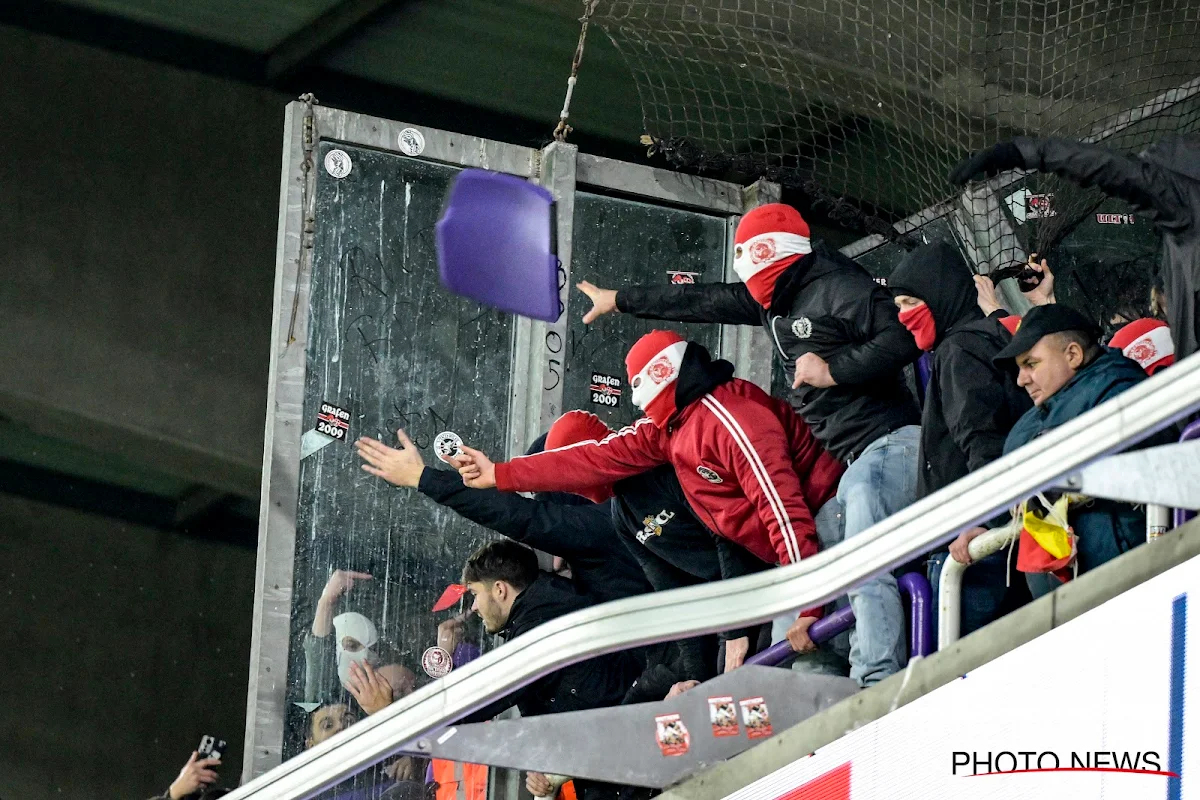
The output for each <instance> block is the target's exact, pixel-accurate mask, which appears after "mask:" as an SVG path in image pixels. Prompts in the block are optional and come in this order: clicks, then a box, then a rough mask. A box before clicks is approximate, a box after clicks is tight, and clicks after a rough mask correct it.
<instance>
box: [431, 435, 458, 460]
mask: <svg viewBox="0 0 1200 800" xmlns="http://www.w3.org/2000/svg"><path fill="white" fill-rule="evenodd" d="M462 443H463V441H462V439H461V438H459V436H458V434H457V433H454V432H453V431H442V432H441V433H439V434H438V435H437V436H435V437H433V452H434V453H436V454H437V457H438V458H440V459H441V460H442V461H445V462H446V463H450V462H449V459H450V457H451V456H458V455H462Z"/></svg>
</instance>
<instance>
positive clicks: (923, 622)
mask: <svg viewBox="0 0 1200 800" xmlns="http://www.w3.org/2000/svg"><path fill="white" fill-rule="evenodd" d="M896 582H897V583H898V584H899V585H900V591H901V592H903V593H904V594H906V595H908V631H909V645H908V654H909V656H927V655H929V654H930V653H932V652H933V588H932V587H931V586H930V585H929V581H928V580H926V579H925V576H924V575H922V574H921V573H919V572H906V573H904V574H903V575H901V576H900V579H899V580H898V581H896Z"/></svg>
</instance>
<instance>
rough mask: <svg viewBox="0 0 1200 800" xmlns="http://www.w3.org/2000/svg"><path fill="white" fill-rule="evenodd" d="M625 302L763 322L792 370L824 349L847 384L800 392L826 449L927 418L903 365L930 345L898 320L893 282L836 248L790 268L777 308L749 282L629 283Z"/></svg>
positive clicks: (651, 314) (700, 318) (662, 313)
mask: <svg viewBox="0 0 1200 800" xmlns="http://www.w3.org/2000/svg"><path fill="white" fill-rule="evenodd" d="M617 308H618V310H620V311H623V312H625V313H628V314H633V315H635V316H639V317H645V318H648V319H667V320H676V321H679V322H719V323H724V324H727V325H762V326H763V327H765V328H766V329H767V331H768V332H769V333H770V334H771V341H772V343H773V344H774V346H775V352H776V354H777V355H778V356H779V357H780V358H781V359H782V361H783V365H784V367H785V369H786V371H787V373H788V375H789V377H790V375H791V374H792V370H793V369H794V365H795V362H796V359H797V358H799V357H800V356H801V355H802V354H804V353H809V352H811V353H816V354H817V355H819V356H821V358H823V359H825V360H826V361H828V362H829V371H830V374H831V375H832V376H833V379H834V380H835V381H836V382H837V385H836V386H832V387H830V388H828V389H817V388H814V387H811V386H801V387H800V388H799V389H797V390H795V391H793V392H792V394H791V397H790V400H791V403H792V407H793V408H795V409H796V411H797V412H798V413H799V414H800V416H801V417H803V418H804V421H805V422H807V423H808V425H809V427H811V428H812V431H813V434H814V435H815V436H816V437H817V438H818V439H819V440H820V441H821V443H822V444H823V445H825V449H827V450H828V451H829V452H830V453H831V454H833V455H834V456H836V457H837V458H839V459H841V460H843V461H849V460H852V459H853V458H854V457H856V456H857V455H858V454H860V453H862V451H863V450H865V449H866V447H867V445H869V444H870V443H871V442H873V441H875V440H876V439H878V438H879V437H880V436H883V435H885V434H887V433H890V432H892V431H894V430H896V429H897V428H900V427H903V426H905V425H915V424H917V422H918V419H919V416H920V413H919V411H918V410H917V405H916V401H915V400H914V399H913V396H912V394H911V392H909V390H908V386H907V384H906V383H905V380H904V373H903V370H904V367H905V366H907V365H908V364H910V363H912V362H913V361H915V360H916V359H917V357H918V356H920V351H919V350H917V347H916V345H915V344H914V342H913V339H912V336H911V335H909V333H908V331H907V330H905V329H904V326H903V325H901V324H900V323H899V321H898V320H897V319H896V307H895V305H893V303H892V298H891V296H890V295H889V294H888V292H887V290H886V289H884V288H883V287H881V286H879V285H878V284H877V283H875V281H874V279H872V278H871V276H870V275H869V274H868V273H867V271H866V270H864V269H863V268H862V267H860V266H859V265H858V264H856V263H855V262H853V261H851V260H850V259H848V258H846V257H845V256H843V255H842V254H840V253H837V252H835V251H829V250H826V249H825V248H823V247H817V248H816V249H815V250H814V251H813V252H812V253H810V254H808V255H806V256H803V257H802V258H800V260H798V261H797V262H796V263H795V264H793V265H792V266H790V267H788V269H787V270H786V271H785V272H784V273H783V275H781V276H780V278H779V280H778V282H777V283H776V284H775V291H774V295H773V297H772V301H771V308H770V309H764V308H763V307H762V306H761V305H759V304H758V302H757V301H756V300H755V299H754V298H753V297H752V296H751V295H750V292H749V290H747V289H746V286H745V285H744V284H741V283H736V284H734V283H697V284H692V285H678V286H632V287H627V288H624V289H621V290H619V291H618V292H617ZM789 383H790V381H789Z"/></svg>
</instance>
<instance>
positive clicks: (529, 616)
mask: <svg viewBox="0 0 1200 800" xmlns="http://www.w3.org/2000/svg"><path fill="white" fill-rule="evenodd" d="M592 605H596V599H595V598H594V597H585V596H583V595H581V594H579V593H577V592H576V591H575V588H574V587H573V586H572V585H571V582H570V581H568V580H566V579H565V578H562V577H559V576H558V575H551V574H549V573H543V574H541V575H539V576H538V578H537V580H535V581H534V582H533V583H531V584H530V585H529V586H527V587H526V588H525V590H524V591H522V592H521V593H520V594H518V595H517V599H516V600H514V601H513V604H512V609H511V610H510V611H509V615H508V622H507V623H506V624H505V626H504V627H503V628H502V629H501V630H500V632H499V635H500V636H501V637H503V638H504V639H505V640H506V641H512V640H513V639H515V638H517V637H518V636H520V635H522V634H525V633H528V632H529V631H531V630H533V629H534V628H536V627H537V626H538V625H541V624H542V623H544V622H549V621H550V620H552V619H556V618H557V617H561V616H563V615H565V614H570V613H571V612H572V611H578V610H580V609H582V608H587V607H589V606H592ZM641 666H642V665H641V663H640V660H639V659H638V658H636V657H635V656H633V655H631V654H630V653H629V652H620V653H609V654H607V655H603V656H597V657H595V658H592V659H589V660H587V661H583V662H581V663H578V664H572V665H571V666H569V667H563V668H562V669H560V670H558V671H557V672H555V673H553V674H551V675H547V676H546V677H544V678H539V679H538V680H536V681H534V682H533V683H531V684H529V685H528V686H524V687H522V688H520V689H518V690H517V691H515V692H513V693H512V694H510V695H509V696H508V697H505V698H503V699H501V700H497V701H496V702H495V703H492V704H491V705H489V706H486V707H485V708H482V709H480V710H479V711H476V712H475V713H474V714H471V715H470V716H469V717H468V718H467V719H465V720H463V721H464V722H481V721H483V720H486V719H491V718H492V717H494V716H496V715H497V714H499V713H501V712H503V711H505V710H507V709H509V708H511V707H512V706H514V705H515V706H517V708H519V709H520V710H521V716H523V717H533V716H537V715H539V714H561V713H563V712H566V711H582V710H584V709H589V708H605V707H608V706H615V705H618V704H619V703H620V702H621V700H622V699H623V698H624V697H625V693H626V692H627V691H628V690H629V687H630V686H632V685H633V682H634V681H635V680H636V679H637V677H638V674H639V673H640V672H641Z"/></svg>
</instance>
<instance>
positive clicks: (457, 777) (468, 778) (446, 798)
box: [432, 758, 488, 800]
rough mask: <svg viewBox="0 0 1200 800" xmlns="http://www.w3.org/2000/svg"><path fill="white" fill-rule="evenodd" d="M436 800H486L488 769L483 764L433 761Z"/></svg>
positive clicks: (438, 759)
mask: <svg viewBox="0 0 1200 800" xmlns="http://www.w3.org/2000/svg"><path fill="white" fill-rule="evenodd" d="M432 766H433V782H434V783H435V784H436V785H437V800H487V789H488V768H487V766H485V765H484V764H464V763H462V762H461V761H445V760H444V759H440V758H435V759H433V764H432Z"/></svg>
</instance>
